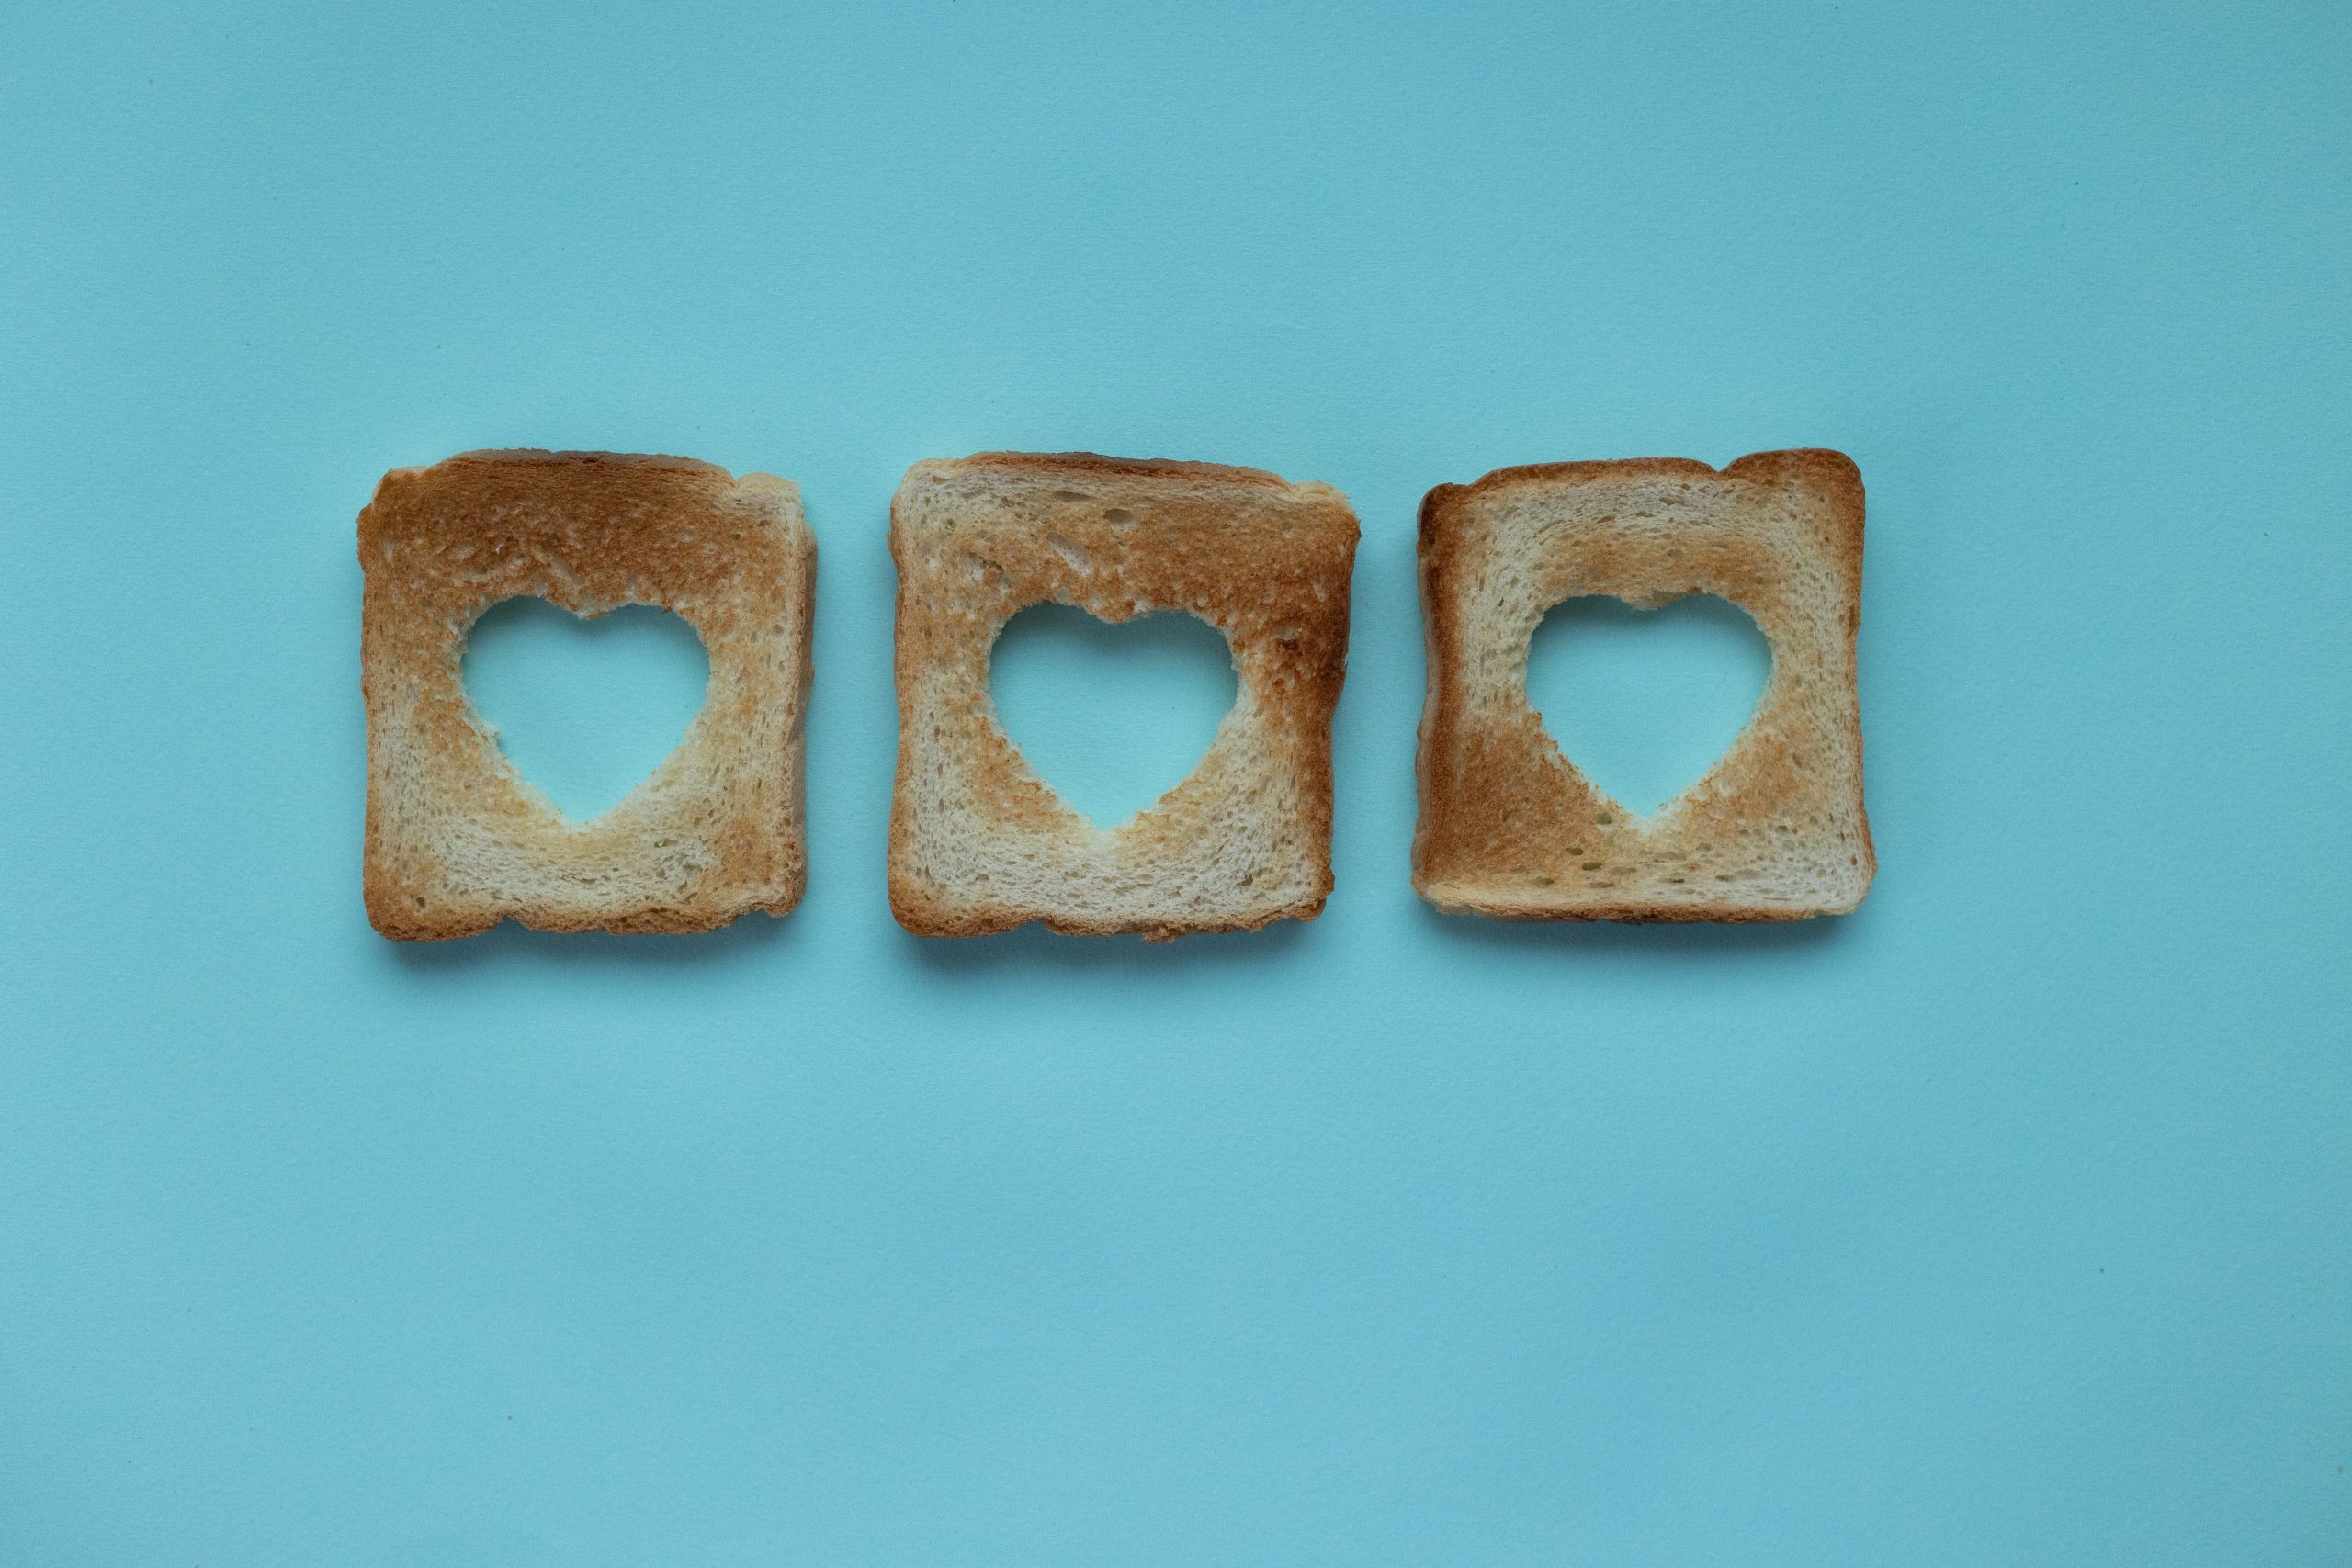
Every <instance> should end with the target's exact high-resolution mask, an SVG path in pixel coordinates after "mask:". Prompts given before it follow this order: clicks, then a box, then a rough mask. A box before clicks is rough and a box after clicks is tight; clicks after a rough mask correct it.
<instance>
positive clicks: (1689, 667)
mask: <svg viewBox="0 0 2352 1568" xmlns="http://www.w3.org/2000/svg"><path fill="white" fill-rule="evenodd" d="M1771 674H1772V649H1771V645H1770V643H1768V642H1766V641H1765V640H1764V634H1763V633H1761V632H1759V631H1758V630H1757V629H1756V623H1755V622H1754V621H1753V620H1751V619H1749V618H1748V615H1747V611H1745V610H1743V609H1741V608H1740V607H1739V606H1738V605H1736V604H1731V603H1730V602H1729V601H1727V600H1723V599H1717V598H1713V597H1712V596H1710V595H1706V594H1692V595H1691V596H1689V597H1687V598H1682V599H1676V600H1673V601H1671V602H1670V603H1668V604H1667V605H1666V606H1665V607H1664V608H1662V609H1657V610H1638V609H1635V608H1634V606H1633V605H1631V604H1626V603H1625V602H1624V601H1623V600H1622V599H1611V598H1606V597H1602V596H1600V595H1591V596H1587V597H1582V598H1576V599H1567V600H1563V601H1562V602H1561V603H1559V604H1555V605H1554V606H1553V607H1552V610H1551V613H1550V614H1548V615H1545V616H1544V624H1543V625H1542V626H1538V627H1536V629H1535V636H1534V637H1533V639H1532V641H1531V642H1530V643H1529V645H1528V652H1527V697H1528V701H1529V703H1530V704H1532V705H1533V707H1534V708H1535V711H1536V712H1537V713H1538V714H1540V715H1542V716H1543V718H1544V728H1546V729H1548V730H1550V731H1551V732H1552V739H1554V740H1555V741H1557V742H1558V743H1559V747H1560V750H1562V751H1563V752H1565V753H1566V755H1567V757H1568V759H1569V760H1570V761H1573V762H1575V763H1576V765H1577V768H1579V769H1580V770H1582V771H1583V773H1584V775H1585V777H1587V778H1589V779H1590V780H1591V781H1592V783H1593V786H1594V787H1595V788H1597V789H1599V790H1600V791H1601V792H1602V793H1604V794H1606V795H1609V796H1610V798H1611V799H1612V800H1615V801H1616V802H1617V803H1618V804H1619V805H1621V806H1623V807H1625V808H1626V809H1627V810H1629V811H1632V812H1634V813H1635V814H1636V815H1639V816H1645V817H1646V816H1649V815H1650V814H1652V813H1654V812H1656V811H1657V809H1658V808H1659V807H1662V806H1664V805H1666V803H1667V802H1668V801H1670V800H1672V799H1673V798H1674V797H1675V796H1676V795H1680V794H1681V793H1682V792H1683V791H1684V790H1686V789H1688V788H1690V787H1691V785H1692V784H1696V783H1698V782H1699V780H1700V779H1701V778H1702V777H1703V776H1704V775H1705V773H1706V772H1707V770H1708V769H1709V768H1712V767H1713V766H1714V764H1715V761H1716V759H1718V758H1719V757H1721V756H1722V755H1723V754H1724V752H1725V751H1727V750H1730V749H1731V744H1732V742H1733V741H1735V740H1736V739H1739V732H1740V731H1741V729H1743V728H1746V727H1747V720H1748V716H1749V715H1751V714H1753V713H1754V712H1755V711H1756V704H1757V700H1758V698H1760V697H1761V696H1762V695H1763V694H1764V684H1765V682H1767V681H1769V680H1770V678H1771Z"/></svg>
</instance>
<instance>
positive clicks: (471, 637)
mask: <svg viewBox="0 0 2352 1568" xmlns="http://www.w3.org/2000/svg"><path fill="white" fill-rule="evenodd" d="M464 671H465V683H466V694H467V695H468V696H469V698H471V699H472V702H473V705H474V711H475V712H476V713H477V714H479V715H481V719H482V722H483V723H485V724H487V725H489V726H490V728H491V729H492V732H493V733H494V734H496V735H497V737H498V744H499V749H500V750H503V751H504V752H505V753H506V759H507V761H510V762H512V763H514V765H515V771H516V772H517V773H521V774H522V775H523V776H524V777H525V778H526V779H528V780H530V781H531V783H532V784H536V785H537V786H538V788H539V790H540V792H541V793H543V794H544V795H546V796H547V797H548V801H549V802H551V803H552V804H553V805H554V807H555V808H556V809H557V810H558V811H560V812H561V813H562V814H563V815H564V817H565V818H568V819H570V820H571V821H574V822H584V821H587V820H589V819H591V818H596V817H601V816H603V815H604V814H605V812H607V811H609V810H611V809H612V808H613V807H616V806H617V805H619V804H620V803H621V801H622V800H623V799H624V798H625V797H627V795H628V793H629V792H630V791H631V790H633V789H635V788H636V787H637V786H638V784H640V783H642V782H643V781H644V779H645V778H646V776H647V775H648V774H650V773H652V772H653V770H654V769H656V768H658V767H660V766H661V765H662V760H663V759H664V758H666V757H668V756H669V755H670V753H671V752H673V751H674V750H677V748H678V743H679V741H681V740H683V739H684V738H685V733H686V727H687V726H688V725H689V724H692V723H693V722H694V716H695V714H696V713H698V712H700V711H701V709H702V702H703V693H704V691H705V689H706V688H707V686H708V685H709V682H710V656H709V654H708V653H707V652H706V651H705V650H704V649H703V645H702V638H701V637H697V636H696V635H695V629H694V627H693V626H689V625H687V624H686V623H685V622H684V620H681V619H680V618H679V617H678V616H676V615H672V614H671V613H670V612H669V611H667V610H662V609H657V608H655V607H654V606H652V605H650V604H624V605H622V606H621V607H620V608H619V609H616V610H613V611H610V612H608V613H607V614H605V615H597V616H594V617H593V618H591V617H585V616H581V615H573V614H572V613H571V611H569V610H564V609H560V608H559V607H558V606H556V605H554V604H549V603H548V602H547V601H546V600H544V599H508V600H505V601H503V603H501V604H495V605H492V607H491V608H490V609H489V610H488V611H487V612H486V613H484V615H482V617H481V619H480V620H479V621H476V622H475V623H474V626H473V630H472V631H471V632H470V633H469V634H468V636H467V638H466V655H465V664H464Z"/></svg>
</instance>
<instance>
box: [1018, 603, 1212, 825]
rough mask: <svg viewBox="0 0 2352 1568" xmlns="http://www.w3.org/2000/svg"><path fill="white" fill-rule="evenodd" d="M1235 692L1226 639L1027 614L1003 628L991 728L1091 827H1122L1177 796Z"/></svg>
mask: <svg viewBox="0 0 2352 1568" xmlns="http://www.w3.org/2000/svg"><path fill="white" fill-rule="evenodd" d="M1236 689H1237V687H1236V682H1235V679H1234V673H1233V654H1232V651H1231V650H1230V649H1227V647H1226V642H1225V637H1224V636H1223V635H1222V634H1221V633H1219V632H1218V631H1217V629H1216V627H1215V626H1210V625H1209V624H1208V623H1207V622H1205V621H1203V620H1201V619H1199V618H1198V617H1197V616H1193V615H1175V614H1170V615H1138V616H1136V618H1135V619H1134V620H1131V621H1125V622H1121V623H1119V624H1117V625H1113V624H1112V623H1110V622H1107V621H1098V620H1096V619H1095V618H1094V617H1093V616H1091V615H1088V614H1087V613H1086V612H1085V611H1083V610H1074V609H1072V608H1070V607H1069V605H1067V604H1033V605H1031V606H1030V607H1029V608H1028V609H1026V610H1023V611H1022V612H1021V613H1020V614H1019V615H1015V616H1013V617H1012V620H1010V621H1008V622H1007V623H1005V627H1004V630H1003V631H1002V632H1001V633H1000V634H999V635H998V637H997V642H996V649H995V650H994V652H993V653H992V654H991V655H990V656H989V693H990V694H991V695H992V696H994V698H995V699H996V716H997V722H998V723H999V724H1001V725H1002V726H1003V727H1004V731H1005V733H1006V734H1007V735H1009V736H1011V737H1012V743H1013V744H1014V745H1015V746H1018V747H1019V748H1020V749H1021V754H1022V755H1023V756H1024V757H1026V758H1027V759H1028V760H1029V765H1030V766H1031V767H1033V768H1035V770H1036V771H1037V774H1038V776H1039V777H1040V778H1042V779H1044V780H1045V781H1046V784H1049V785H1051V786H1052V788H1053V790H1054V793H1055V794H1057V795H1060V796H1061V797H1062V799H1063V801H1064V802H1066V803H1067V804H1068V805H1069V807H1070V809H1071V810H1073V811H1076V812H1078V813H1079V814H1080V816H1082V817H1084V818H1087V820H1089V821H1090V822H1093V823H1097V824H1104V823H1124V822H1125V821H1126V819H1127V818H1131V817H1133V816H1135V815H1136V813H1138V812H1140V811H1144V810H1147V809H1148V808H1149V807H1151V805H1152V803H1153V802H1155V801H1157V800H1158V799H1159V797H1160V796H1161V795H1166V794H1167V793H1168V792H1169V791H1170V790H1171V789H1173V788H1175V787H1176V786H1177V785H1178V784H1182V782H1183V781H1184V778H1185V776H1186V775H1187V774H1189V773H1191V772H1192V771H1193V766H1194V765H1195V764H1196V763H1198V762H1199V761H1200V759H1201V753H1202V752H1204V751H1205V750H1208V749H1209V743H1210V742H1211V741H1213V740H1215V739H1216V727H1217V725H1218V723H1219V721H1221V720H1222V719H1223V718H1224V717H1225V716H1226V713H1227V710H1228V709H1230V708H1231V707H1232V706H1233V697H1234V693H1235V691H1236Z"/></svg>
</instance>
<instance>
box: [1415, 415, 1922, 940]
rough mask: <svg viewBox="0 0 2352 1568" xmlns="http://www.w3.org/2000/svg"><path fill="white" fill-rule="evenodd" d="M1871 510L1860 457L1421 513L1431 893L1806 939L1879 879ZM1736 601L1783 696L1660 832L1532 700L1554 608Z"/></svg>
mask: <svg viewBox="0 0 2352 1568" xmlns="http://www.w3.org/2000/svg"><path fill="white" fill-rule="evenodd" d="M1863 512H1864V505H1863V491H1862V483H1861V476H1860V471H1859V470H1858V469H1857V468H1855V466H1854V464H1853V462H1852V460H1851V459H1850V458H1849V457H1846V456H1845V455H1844V454H1843V453H1839V452H1833V451H1827V450H1823V449H1810V448H1808V449H1799V450H1792V451H1780V452H1759V453H1754V454H1751V455H1749V456H1747V457H1741V458H1739V459H1738V460H1737V461H1736V462H1733V463H1731V464H1729V465H1727V466H1726V467H1724V468H1723V469H1721V470H1720V471H1718V470H1717V469H1715V468H1710V467H1709V466H1708V465H1706V464H1704V463H1700V462H1694V461H1691V460H1690V459H1687V458H1677V457H1642V458H1633V459H1627V460H1623V461H1615V462H1575V463H1543V464H1531V465H1527V466H1524V467H1519V468H1501V469H1498V470H1496V471H1495V472H1493V473H1490V474H1487V476H1486V477H1484V478H1483V479H1479V480H1477V481H1476V483H1474V484H1469V485H1451V484H1448V485H1440V486H1438V487H1437V488H1435V489H1434V490H1432V491H1430V492H1429V494H1428V496H1427V497H1426V498H1425V499H1424V500H1423V502H1422V503H1421V509H1420V537H1419V572H1420V583H1421V600H1422V606H1423V628H1424V636H1425V638H1426V647H1427V656H1428V669H1429V694H1428V699H1427V703H1426V705H1425V706H1424V709H1423V713H1422V720H1421V729H1420V747H1419V756H1418V759H1417V765H1416V772H1417V774H1418V779H1419V793H1420V817H1419V824H1418V827H1417V829H1416V831H1415V834H1414V841H1413V885H1414V887H1415V888H1416V889H1417V890H1418V891H1419V893H1420V894H1421V895H1422V897H1426V898H1428V899H1429V900H1430V902H1431V903H1433V904H1435V905H1437V906H1438V907H1439V908H1442V909H1446V910H1449V911H1464V912H1475V913H1478V914H1483V915H1487V916H1491V917H1493V918H1496V919H1512V920H1544V919H1572V920H1620V921H1634V922H1640V921H1659V920H1712V921H1731V922H1745V921H1759V920H1792V919H1807V918H1810V917H1812V916H1815V915H1822V914H1832V913H1843V912H1846V911H1847V910H1850V909H1851V908H1854V907H1855V906H1856V905H1857V904H1859V903H1860V900H1861V897H1862V896H1863V895H1864V894H1865V893H1866V892H1867V891H1868V889H1869V886H1870V883H1871V879H1872V877H1873V876H1874V874H1875V873H1876V870H1877V856H1876V852H1875V851H1874V849H1873V848H1872V845H1871V836H1870V824H1869V818H1868V816H1867V814H1866V812H1865V811H1864V808H1863V802H1862V769H1861V756H1862V747H1861V720H1860V703H1859V699H1858V694H1857V685H1856V680H1855V640H1856V634H1857V633H1858V631H1859V629H1860V618H1861V568H1862V526H1863ZM1589 593H1600V594H1607V595H1611V596H1614V597H1618V598H1621V599H1624V600H1626V601H1627V602H1629V603H1632V604H1635V605H1637V606H1639V607H1642V608H1655V607H1657V605H1658V604H1663V603H1665V602H1666V601H1668V600H1669V599H1673V598H1677V597H1680V596H1682V595H1684V594H1688V593H1712V594H1716V595H1719V596H1721V597H1723V598H1725V599H1728V600H1730V601H1731V602H1732V603H1734V604H1738V605H1739V606H1740V607H1741V608H1742V609H1744V610H1746V611H1747V613H1748V614H1749V615H1750V616H1751V617H1753V618H1754V619H1755V621H1756V623H1757V625H1758V627H1759V628H1760V629H1761V630H1762V631H1763V632H1764V635H1765V637H1766V639H1767V641H1768V642H1770V644H1771V647H1772V650H1773V675H1772V678H1771V680H1770V682H1768V683H1767V685H1766V688H1765V692H1764V694H1763V696H1762V697H1761V698H1760V699H1759V700H1758V705H1757V710H1756V713H1755V716H1753V717H1751V718H1750V719H1749V721H1748V723H1747V727H1746V728H1744V729H1743V730H1742V731H1741V734H1740V737H1739V739H1737V740H1736V741H1735V742H1734V743H1733V745H1732V746H1731V748H1730V750H1727V751H1726V752H1725V753H1724V756H1723V757H1722V759H1720V760H1719V761H1717V762H1716V763H1715V764H1714V765H1713V767H1712V768H1710V769H1709V770H1708V772H1707V773H1706V774H1705V775H1704V776H1703V777H1702V778H1701V779H1700V780H1699V781H1698V783H1696V784H1692V785H1691V787H1690V788H1689V789H1688V790H1686V791H1684V792H1683V794H1682V795H1678V796H1677V797H1676V798H1675V799H1674V800H1673V801H1671V802H1668V804H1667V806H1665V807H1662V808H1661V809H1660V810H1659V811H1658V812H1657V814H1656V816H1654V817H1653V818H1648V819H1644V818H1639V817H1637V816H1635V815H1634V813H1632V812H1630V811H1628V810H1626V809H1625V808H1624V807H1623V806H1621V805H1619V804H1618V803H1617V802H1615V801H1613V800H1611V799H1610V798H1609V797H1608V796H1607V795H1604V794H1602V793H1601V792H1600V790H1599V789H1597V788H1596V787H1594V786H1593V784H1591V782H1590V781H1589V779H1587V778H1586V777H1585V775H1584V774H1583V773H1582V772H1581V771H1580V770H1578V769H1577V766H1576V765H1575V763H1574V762H1572V761H1569V760H1568V759H1567V758H1566V757H1565V756H1564V755H1562V754H1561V752H1560V750H1559V748H1558V746H1557V745H1556V744H1555V742H1554V741H1553V739H1552V737H1551V735H1550V734H1549V733H1548V732H1547V731H1546V730H1545V729H1544V724H1543V720H1542V718H1541V717H1540V716H1538V715H1537V714H1535V712H1534V711H1533V709H1532V706H1531V705H1530V704H1529V702H1528V698H1527V691H1526V680H1525V678H1526V656H1527V646H1528V643H1527V639H1528V637H1529V636H1530V634H1532V632H1533V630H1534V627H1535V625H1536V624H1537V623H1538V622H1539V621H1540V620H1541V619H1542V616H1543V615H1544V612H1545V611H1546V610H1548V609H1549V608H1550V606H1551V605H1553V604H1557V603H1559V602H1560V601H1561V600H1564V599H1567V598H1571V597H1575V596H1577V595H1579V594H1589Z"/></svg>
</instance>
